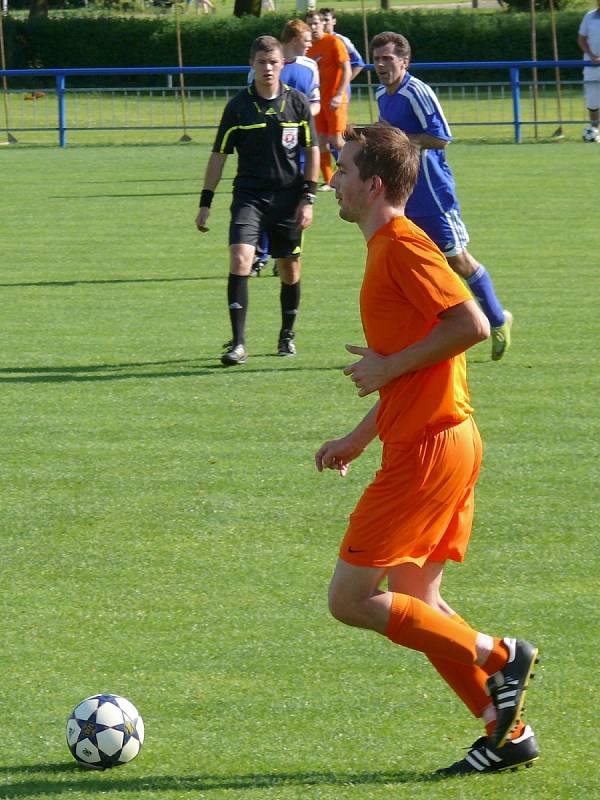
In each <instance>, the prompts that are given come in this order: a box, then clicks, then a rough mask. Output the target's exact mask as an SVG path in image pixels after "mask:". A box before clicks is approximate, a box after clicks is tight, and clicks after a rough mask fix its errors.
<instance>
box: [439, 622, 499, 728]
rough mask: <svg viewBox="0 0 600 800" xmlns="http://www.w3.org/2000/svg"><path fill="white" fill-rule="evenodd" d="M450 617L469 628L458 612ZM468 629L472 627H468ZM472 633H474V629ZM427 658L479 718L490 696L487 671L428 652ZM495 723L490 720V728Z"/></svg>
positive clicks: (487, 704)
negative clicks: (487, 686) (487, 687)
mask: <svg viewBox="0 0 600 800" xmlns="http://www.w3.org/2000/svg"><path fill="white" fill-rule="evenodd" d="M450 619H451V620H452V621H453V622H456V623H457V624H459V625H464V626H465V627H466V628H470V626H469V625H468V624H467V623H466V622H465V621H464V619H462V617H459V615H458V614H454V616H452V617H450ZM470 630H473V629H472V628H470ZM473 633H474V634H476V631H473ZM427 658H428V659H429V661H430V662H431V664H432V666H433V667H435V669H436V670H437V672H438V673H439V675H440V676H441V677H442V678H443V679H444V680H445V681H446V683H447V684H448V686H449V687H450V688H451V689H452V691H453V692H454V693H455V694H457V695H458V696H459V697H460V699H461V700H462V701H463V703H464V704H465V705H466V707H467V708H468V709H469V711H470V712H471V713H472V714H473V716H475V717H477V718H478V719H479V718H480V717H481V716H482V715H483V712H484V710H485V709H486V708H487V707H488V706H489V705H490V697H489V695H488V693H487V691H486V681H487V678H488V675H487V672H484V671H483V670H482V669H481V667H479V666H477V664H472V665H469V664H457V663H456V661H449V660H448V659H447V658H440V657H437V656H432V655H430V654H429V653H427ZM495 724H496V722H495V720H492V722H491V726H492V730H493V729H494V725H495Z"/></svg>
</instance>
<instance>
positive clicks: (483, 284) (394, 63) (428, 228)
mask: <svg viewBox="0 0 600 800" xmlns="http://www.w3.org/2000/svg"><path fill="white" fill-rule="evenodd" d="M371 53H372V54H373V64H374V66H375V71H376V72H377V77H378V78H379V80H380V81H381V86H380V87H379V88H378V89H377V93H376V96H377V103H378V105H379V118H380V120H381V121H382V122H386V123H388V124H389V125H394V126H395V127H397V128H400V129H401V130H403V131H404V132H405V133H406V134H407V135H408V137H409V138H410V139H411V140H412V141H414V142H416V143H417V144H419V145H420V147H421V168H420V170H419V177H418V179H417V184H416V186H415V189H414V191H413V193H412V195H411V196H410V198H409V199H408V202H407V204H406V216H407V217H408V218H409V219H411V220H412V221H413V222H414V223H415V224H416V225H418V226H419V227H420V228H421V229H422V230H424V231H425V233H427V234H428V235H429V237H430V238H431V239H433V241H434V242H435V243H436V244H437V246H438V247H439V248H440V250H441V251H442V253H444V255H445V256H446V260H447V261H448V263H449V264H450V266H451V267H452V269H453V270H454V271H455V272H456V273H458V275H460V276H461V277H462V278H463V279H464V280H465V281H466V283H467V284H468V286H469V288H470V289H471V291H472V292H473V294H474V296H475V297H476V299H477V301H478V302H479V305H480V306H481V310H482V311H483V313H484V314H485V316H486V317H487V318H488V320H489V322H490V326H491V329H492V360H493V361H498V360H499V359H501V358H502V356H503V355H504V353H505V352H506V351H507V349H508V348H509V346H510V333H511V326H512V314H511V313H510V311H506V310H505V309H503V308H502V305H501V304H500V302H499V300H498V298H497V296H496V292H495V291H494V285H493V283H492V279H491V277H490V275H489V273H488V272H487V270H486V269H485V267H484V266H483V265H482V264H480V263H479V262H478V261H477V260H476V259H475V258H474V257H473V256H472V255H471V253H469V251H468V250H467V244H468V242H469V234H468V233H467V229H466V227H465V224H464V222H463V221H462V218H461V214H460V205H459V202H458V198H457V196H456V187H455V184H454V176H453V175H452V170H451V169H450V166H449V165H448V162H447V160H446V153H445V149H446V147H447V145H448V144H449V142H451V141H452V134H451V133H450V128H449V126H448V123H447V121H446V118H445V117H444V112H443V111H442V107H441V105H440V103H439V100H438V98H437V97H436V95H435V93H434V91H433V90H432V88H431V87H430V86H428V85H427V84H426V83H424V82H423V81H421V80H419V79H418V78H415V77H414V76H412V75H411V74H410V73H409V72H408V66H409V63H410V56H411V50H410V44H409V42H408V40H407V39H406V38H405V37H404V36H402V35H401V34H399V33H393V32H391V31H386V32H385V33H380V34H378V35H377V36H375V37H374V38H373V40H372V41H371Z"/></svg>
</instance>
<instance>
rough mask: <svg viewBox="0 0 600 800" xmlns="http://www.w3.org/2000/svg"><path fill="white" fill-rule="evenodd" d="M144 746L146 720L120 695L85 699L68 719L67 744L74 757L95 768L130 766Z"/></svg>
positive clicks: (81, 762)
mask: <svg viewBox="0 0 600 800" xmlns="http://www.w3.org/2000/svg"><path fill="white" fill-rule="evenodd" d="M143 743H144V721H143V719H142V718H141V717H140V715H139V713H138V710H137V708H136V707H135V706H134V705H133V703H130V702H129V700H126V699H125V698H124V697H119V695H116V694H95V695H93V696H92V697H87V698H86V699H85V700H82V701H81V703H79V705H77V706H76V707H75V708H74V709H73V713H72V714H71V716H70V717H69V719H68V720H67V744H68V745H69V750H70V751H71V755H72V756H73V758H74V759H75V760H76V761H78V762H79V763H80V764H82V765H83V766H85V767H90V768H91V769H108V768H109V767H118V766H119V764H126V763H127V762H128V761H131V760H132V759H134V758H135V757H136V756H137V754H138V753H139V752H140V750H141V747H142V744H143Z"/></svg>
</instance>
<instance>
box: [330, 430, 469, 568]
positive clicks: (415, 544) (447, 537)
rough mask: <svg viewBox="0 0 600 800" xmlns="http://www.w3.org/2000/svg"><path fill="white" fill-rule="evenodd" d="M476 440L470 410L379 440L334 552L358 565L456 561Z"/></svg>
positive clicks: (464, 532) (464, 537)
mask: <svg viewBox="0 0 600 800" xmlns="http://www.w3.org/2000/svg"><path fill="white" fill-rule="evenodd" d="M481 456H482V445H481V438H480V436H479V431H478V430H477V426H476V425H475V421H474V420H473V418H472V417H469V418H468V419H466V420H465V421H464V422H461V423H459V424H458V425H455V426H453V427H451V428H445V429H444V430H442V431H439V432H436V433H431V434H427V435H426V436H425V437H424V438H423V439H420V440H419V441H418V442H415V443H414V444H409V445H391V444H387V445H384V447H383V456H382V463H381V469H380V470H379V471H378V472H377V474H376V475H375V479H374V480H373V482H372V483H371V484H370V485H369V486H367V488H366V489H365V491H364V493H363V495H362V497H361V498H360V500H359V501H358V504H357V506H356V508H355V509H354V511H353V512H352V514H351V515H350V522H349V525H348V529H347V530H346V534H345V536H344V539H343V541H342V544H341V547H340V558H341V559H343V560H344V561H347V562H348V563H349V564H355V565H357V566H363V567H393V566H396V565H397V564H401V563H403V562H405V561H413V562H415V563H416V564H419V565H420V566H421V565H423V564H424V563H425V562H426V561H446V560H448V559H450V560H452V561H463V560H464V557H465V553H466V551H467V546H468V543H469V538H470V535H471V527H472V524H473V510H474V488H475V483H476V481H477V476H478V474H479V467H480V464H481Z"/></svg>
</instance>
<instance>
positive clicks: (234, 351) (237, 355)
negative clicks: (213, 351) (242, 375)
mask: <svg viewBox="0 0 600 800" xmlns="http://www.w3.org/2000/svg"><path fill="white" fill-rule="evenodd" d="M226 347H227V350H226V351H225V352H224V353H223V355H222V356H221V364H223V366H225V367H235V366H237V365H238V364H245V363H246V361H248V353H247V352H246V348H245V347H244V345H243V344H236V345H235V346H234V344H233V342H230V343H228V344H227V345H226Z"/></svg>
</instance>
